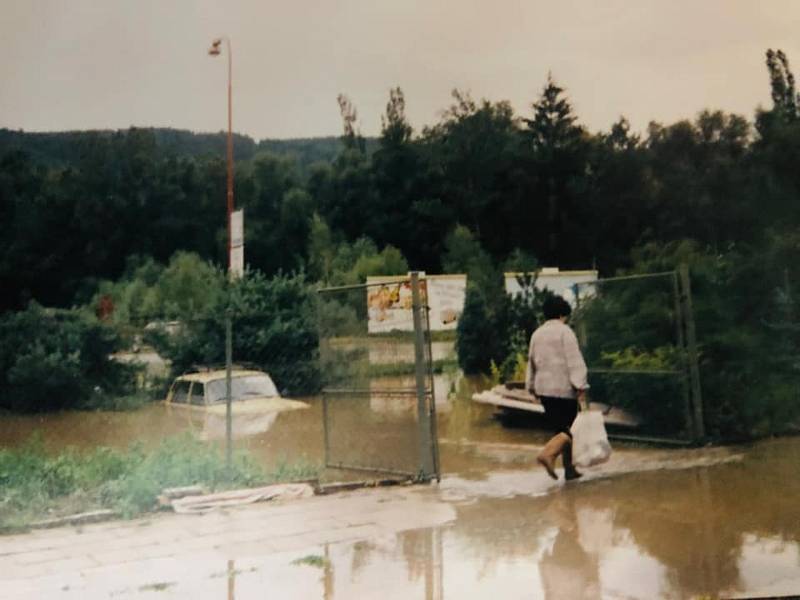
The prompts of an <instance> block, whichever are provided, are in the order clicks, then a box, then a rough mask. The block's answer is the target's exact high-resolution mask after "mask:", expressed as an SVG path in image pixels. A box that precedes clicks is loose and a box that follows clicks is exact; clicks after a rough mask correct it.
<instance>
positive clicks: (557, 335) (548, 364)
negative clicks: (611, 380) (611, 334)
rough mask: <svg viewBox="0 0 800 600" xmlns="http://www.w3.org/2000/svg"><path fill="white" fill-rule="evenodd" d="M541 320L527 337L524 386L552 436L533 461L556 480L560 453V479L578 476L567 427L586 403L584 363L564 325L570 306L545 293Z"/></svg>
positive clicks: (578, 349) (579, 474) (576, 344)
mask: <svg viewBox="0 0 800 600" xmlns="http://www.w3.org/2000/svg"><path fill="white" fill-rule="evenodd" d="M542 309H543V312H544V318H545V322H544V324H542V325H541V326H540V327H539V328H538V329H537V330H536V331H534V332H533V335H532V336H531V343H530V348H529V349H528V366H527V369H526V373H525V389H527V390H528V391H529V392H530V393H531V394H533V395H535V396H536V397H537V398H538V399H539V401H540V402H541V403H542V406H543V407H544V414H545V418H546V419H547V423H548V425H549V426H550V428H551V430H552V431H553V432H554V433H555V435H554V436H553V437H552V438H550V440H548V442H547V444H545V446H544V448H542V451H541V452H540V453H539V455H538V456H537V457H536V460H537V461H538V462H539V464H540V465H542V466H543V467H544V468H545V470H546V471H547V474H548V475H550V477H552V478H553V479H558V475H556V472H555V461H556V458H557V457H558V455H559V454H561V458H562V462H563V463H564V478H565V479H566V480H567V481H569V480H571V479H577V478H578V477H580V476H581V473H579V472H578V471H577V470H576V469H575V466H574V465H573V464H572V433H571V432H570V427H571V426H572V422H573V421H574V420H575V417H576V416H577V414H578V403H580V404H581V406H583V405H585V402H586V390H587V389H588V388H589V384H588V383H587V381H586V374H587V372H586V363H585V362H584V360H583V355H582V354H581V350H580V347H579V346H578V339H577V338H576V337H575V333H574V332H573V331H572V329H571V328H570V327H569V326H568V325H567V324H566V322H567V319H569V316H570V314H572V308H571V307H570V305H569V303H568V302H567V301H566V300H564V299H563V298H562V297H561V296H549V297H548V298H547V299H546V300H545V301H544V306H543V307H542Z"/></svg>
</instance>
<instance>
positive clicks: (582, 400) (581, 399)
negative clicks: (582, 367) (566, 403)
mask: <svg viewBox="0 0 800 600" xmlns="http://www.w3.org/2000/svg"><path fill="white" fill-rule="evenodd" d="M578 404H579V405H580V407H581V410H586V408H587V406H586V390H578Z"/></svg>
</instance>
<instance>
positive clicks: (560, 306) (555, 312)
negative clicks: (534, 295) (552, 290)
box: [542, 296, 572, 321]
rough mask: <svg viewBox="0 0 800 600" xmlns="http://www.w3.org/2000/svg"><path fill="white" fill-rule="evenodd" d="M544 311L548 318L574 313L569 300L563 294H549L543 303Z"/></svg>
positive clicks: (545, 316)
mask: <svg viewBox="0 0 800 600" xmlns="http://www.w3.org/2000/svg"><path fill="white" fill-rule="evenodd" d="M542 312H543V313H544V318H545V319H546V320H548V321H549V320H550V319H558V318H559V317H568V316H570V315H571V314H572V307H571V306H570V305H569V302H567V301H566V300H564V298H562V297H561V296H548V297H547V298H545V301H544V303H543V304H542Z"/></svg>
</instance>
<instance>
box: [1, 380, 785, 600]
mask: <svg viewBox="0 0 800 600" xmlns="http://www.w3.org/2000/svg"><path fill="white" fill-rule="evenodd" d="M383 383H385V384H386V385H387V386H389V385H391V386H395V387H396V386H398V385H402V386H405V385H407V380H400V379H397V378H394V379H387V380H386V381H384V382H383ZM476 385H477V384H476V383H474V382H469V381H465V380H463V379H462V380H460V381H457V376H456V375H454V374H449V375H443V376H438V378H437V409H438V414H439V433H440V440H441V464H442V471H443V473H444V475H443V478H442V481H441V482H440V483H439V484H436V485H433V486H431V487H430V489H429V490H426V491H425V492H424V493H425V494H430V495H431V498H432V501H435V502H444V503H447V504H449V505H450V506H452V507H453V508H454V510H455V515H456V516H455V518H454V519H452V520H450V521H448V522H445V523H442V524H441V525H438V526H435V527H430V526H425V527H421V528H416V529H414V528H412V529H410V530H406V531H403V532H401V533H399V534H397V535H396V536H392V537H390V538H387V539H365V540H357V541H347V542H342V543H338V544H331V545H326V546H324V547H320V548H318V549H315V553H318V554H319V555H320V556H321V557H323V558H324V560H323V561H322V566H303V567H298V566H297V565H292V564H291V561H289V560H288V558H287V557H285V556H280V555H277V556H271V557H269V556H267V557H264V558H263V559H260V560H258V561H256V562H253V564H252V565H250V567H249V568H247V569H242V570H241V572H240V573H238V574H237V575H236V577H235V580H236V581H235V589H236V590H237V594H236V597H241V598H247V597H251V594H256V593H258V590H261V591H263V590H264V586H269V587H270V589H272V590H273V591H276V592H277V591H282V592H284V593H285V594H286V595H285V597H297V598H320V599H329V598H370V597H381V598H425V599H434V598H436V599H442V598H487V597H492V596H495V597H502V598H687V597H698V596H709V597H753V596H762V597H764V596H780V595H787V594H790V593H796V594H797V593H800V438H783V439H775V440H767V441H762V442H758V443H753V444H749V445H741V446H731V447H714V448H699V449H681V450H666V449H655V448H642V447H638V448H637V447H631V446H627V447H625V446H620V445H616V446H615V451H614V454H613V456H612V459H611V460H610V461H609V462H608V463H607V464H605V465H603V466H601V467H597V468H594V469H592V470H591V471H589V472H587V473H586V475H585V477H584V479H583V480H581V481H579V482H576V483H574V484H573V483H570V484H569V485H564V484H563V483H562V482H560V481H559V482H553V481H552V480H550V479H548V478H547V477H546V476H544V474H543V473H541V472H540V470H539V469H537V468H536V466H535V462H534V458H533V457H534V456H535V453H536V451H537V450H538V449H539V448H540V447H541V445H542V443H543V442H544V441H545V440H546V437H547V436H546V434H544V433H543V432H540V431H537V430H533V429H506V428H503V427H502V426H501V425H500V424H499V423H498V422H497V421H495V420H493V419H492V418H491V413H492V410H491V408H490V407H486V406H482V405H478V404H475V403H473V402H470V400H469V398H470V395H471V392H472V391H473V389H474V387H475V386H476ZM455 390H457V393H455V394H448V392H451V391H455ZM305 400H306V401H307V402H308V403H309V405H310V407H309V409H307V410H302V411H292V412H287V413H282V414H280V415H278V416H277V418H276V419H275V420H274V422H273V423H271V424H270V425H269V427H268V429H267V430H266V431H263V432H261V433H258V434H255V435H251V436H247V437H242V438H239V439H237V445H238V446H239V447H243V448H247V449H249V450H250V451H251V452H252V453H253V454H254V455H255V456H256V457H257V458H258V459H259V460H261V461H262V462H263V463H264V464H265V465H274V464H277V463H278V462H280V461H281V460H288V461H289V462H291V461H292V460H294V459H298V458H302V459H305V460H306V461H309V462H320V461H321V457H322V455H323V448H324V435H323V426H322V402H321V400H320V398H317V397H315V398H306V399H305ZM337 411H338V412H337V414H336V415H334V418H335V419H334V422H333V425H334V426H335V432H336V433H337V435H339V438H337V439H338V440H339V442H340V443H341V444H342V448H345V449H346V448H356V449H358V451H359V452H362V453H364V452H369V451H370V449H371V451H372V452H373V453H376V454H381V453H382V452H388V453H394V454H395V455H397V456H400V458H399V459H398V458H397V456H394V457H392V458H391V459H390V458H386V459H383V460H384V462H387V463H391V460H400V462H401V463H402V461H403V460H406V461H409V460H410V461H412V462H413V459H414V454H413V451H408V452H406V454H407V456H404V452H405V450H403V448H402V446H403V445H404V444H405V445H407V444H410V443H413V441H414V440H415V437H414V431H415V430H414V418H413V402H410V401H408V399H406V398H401V399H399V400H391V399H388V398H380V397H379V398H378V399H374V398H373V399H372V400H371V401H370V400H362V401H359V402H354V403H353V405H352V406H345V405H344V404H343V405H341V406H339V407H338V408H337ZM187 430H188V431H193V432H195V434H197V435H198V436H201V437H203V436H206V437H214V436H213V435H211V436H208V432H209V431H210V430H209V429H208V424H207V423H206V422H203V421H201V422H198V421H196V420H195V421H193V420H192V419H189V418H187V414H186V413H185V412H183V411H178V410H175V409H172V410H170V409H169V408H168V407H165V406H162V405H154V406H150V407H147V408H145V409H142V410H140V411H137V412H133V413H65V414H59V415H47V416H41V417H40V416H35V417H28V416H3V417H0V446H5V447H13V446H18V445H20V444H22V443H24V441H25V440H27V439H28V438H29V437H30V436H31V435H32V434H38V435H39V436H40V437H41V439H42V442H43V443H44V445H45V447H46V448H47V449H48V450H49V451H53V452H55V451H58V450H60V449H62V448H64V447H66V446H75V447H79V448H92V447H95V446H98V445H108V446H114V447H118V448H124V447H127V446H128V445H129V444H130V443H131V442H134V441H138V442H141V443H143V444H145V445H147V446H152V445H155V444H157V443H158V441H159V440H160V439H162V438H163V437H164V436H166V435H171V434H176V433H180V432H184V431H187ZM409 432H411V433H409ZM212 433H213V431H212ZM334 441H335V440H334ZM334 449H336V448H334ZM343 451H344V450H343ZM372 458H373V459H374V458H375V457H372ZM377 459H378V460H381V459H380V457H378V458H377ZM299 574H302V575H303V576H302V577H300V576H299ZM309 575H310V576H309ZM248 590H249V591H248ZM160 597H161V596H160Z"/></svg>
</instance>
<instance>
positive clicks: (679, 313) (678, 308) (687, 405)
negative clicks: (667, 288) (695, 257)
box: [672, 271, 695, 437]
mask: <svg viewBox="0 0 800 600" xmlns="http://www.w3.org/2000/svg"><path fill="white" fill-rule="evenodd" d="M672 293H673V295H674V297H675V328H676V330H677V334H678V338H677V342H678V348H680V351H681V353H680V356H681V392H682V393H683V419H684V425H685V430H686V434H687V436H689V437H691V436H692V435H694V434H695V432H694V427H693V423H694V420H693V418H692V399H691V397H690V395H689V362H688V357H687V354H688V350H687V349H686V340H685V339H684V335H683V328H684V318H683V308H682V303H681V287H680V280H679V279H678V272H677V271H674V272H673V273H672Z"/></svg>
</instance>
